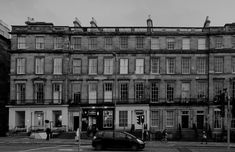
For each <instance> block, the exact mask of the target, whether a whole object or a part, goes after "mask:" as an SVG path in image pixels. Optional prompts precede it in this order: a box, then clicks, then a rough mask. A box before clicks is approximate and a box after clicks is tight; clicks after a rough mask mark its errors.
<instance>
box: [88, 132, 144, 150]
mask: <svg viewBox="0 0 235 152" xmlns="http://www.w3.org/2000/svg"><path fill="white" fill-rule="evenodd" d="M92 146H93V147H94V148H95V149H96V150H101V149H106V148H111V149H114V148H118V149H131V150H141V149H144V147H145V143H144V142H143V141H142V140H140V139H138V138H136V137H135V136H133V135H131V134H129V133H127V132H122V131H98V132H97V133H96V135H95V136H94V137H93V139H92Z"/></svg>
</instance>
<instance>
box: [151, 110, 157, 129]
mask: <svg viewBox="0 0 235 152" xmlns="http://www.w3.org/2000/svg"><path fill="white" fill-rule="evenodd" d="M151 126H153V127H159V111H151Z"/></svg>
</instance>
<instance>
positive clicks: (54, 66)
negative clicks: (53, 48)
mask: <svg viewBox="0 0 235 152" xmlns="http://www.w3.org/2000/svg"><path fill="white" fill-rule="evenodd" d="M56 60H60V61H61V62H60V65H56ZM57 62H59V61H57ZM59 66H60V67H59ZM57 68H58V69H57ZM53 74H54V75H62V74H63V58H61V57H56V58H53Z"/></svg>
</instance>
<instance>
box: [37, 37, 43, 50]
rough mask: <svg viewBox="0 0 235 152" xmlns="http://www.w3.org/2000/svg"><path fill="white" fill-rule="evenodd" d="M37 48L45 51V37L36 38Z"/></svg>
mask: <svg viewBox="0 0 235 152" xmlns="http://www.w3.org/2000/svg"><path fill="white" fill-rule="evenodd" d="M35 46H36V47H35V48H36V50H43V49H45V36H36V37H35Z"/></svg>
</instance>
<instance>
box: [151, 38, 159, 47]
mask: <svg viewBox="0 0 235 152" xmlns="http://www.w3.org/2000/svg"><path fill="white" fill-rule="evenodd" d="M151 49H152V50H159V49H160V42H159V39H158V38H154V37H152V38H151Z"/></svg>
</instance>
